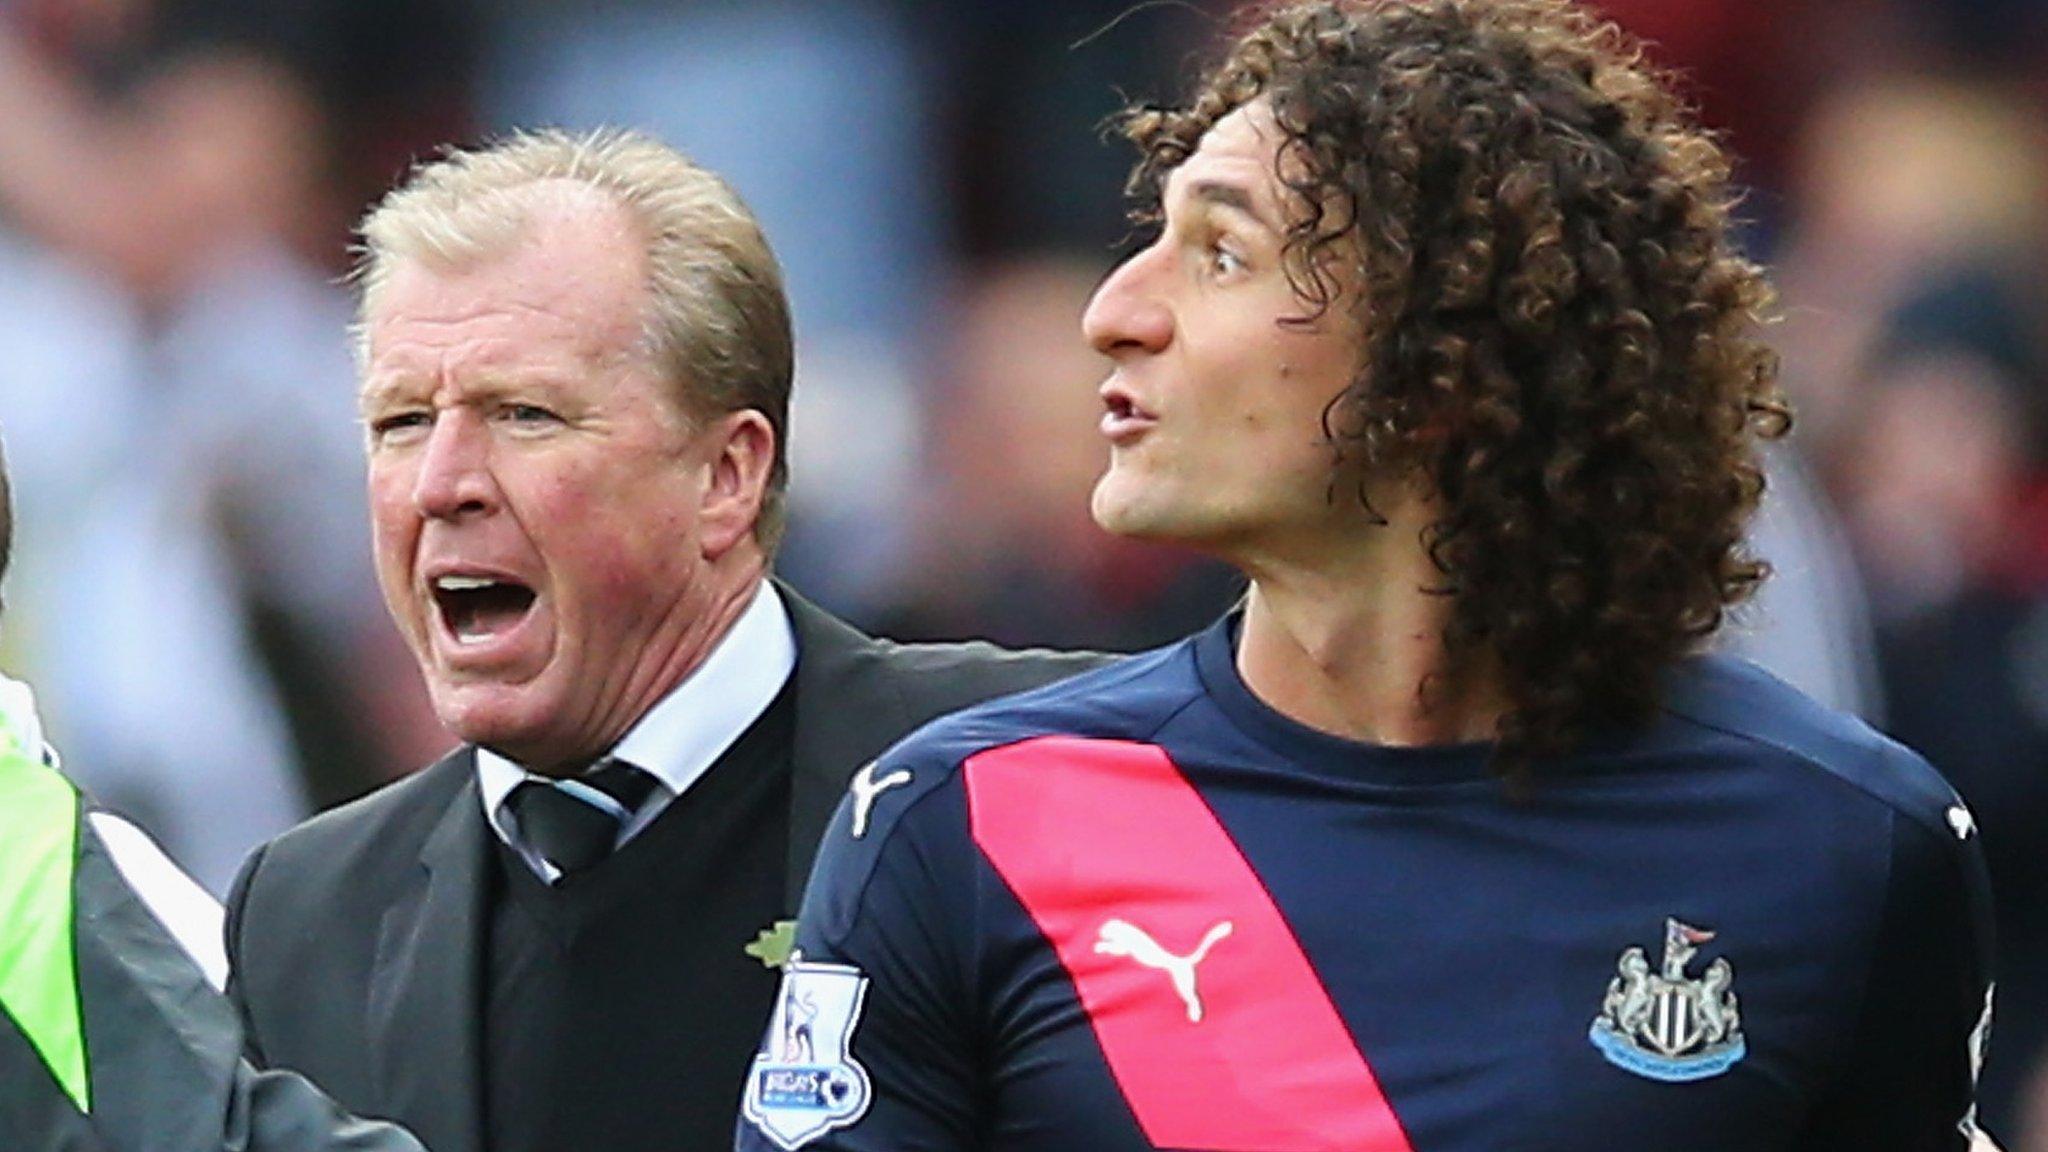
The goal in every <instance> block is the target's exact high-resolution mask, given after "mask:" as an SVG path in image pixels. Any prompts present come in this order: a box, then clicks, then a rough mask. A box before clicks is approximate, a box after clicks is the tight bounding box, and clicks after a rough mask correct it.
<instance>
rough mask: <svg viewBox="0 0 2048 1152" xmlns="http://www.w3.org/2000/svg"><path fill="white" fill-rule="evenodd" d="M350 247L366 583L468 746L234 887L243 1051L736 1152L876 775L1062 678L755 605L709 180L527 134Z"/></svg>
mask: <svg viewBox="0 0 2048 1152" xmlns="http://www.w3.org/2000/svg"><path fill="white" fill-rule="evenodd" d="M362 231H363V237H364V257H363V262H362V266H361V269H360V276H359V285H360V288H361V292H362V297H361V309H360V314H359V328H358V337H359V343H358V351H359V359H360V367H361V377H362V380H361V384H362V389H361V393H362V414H363V419H364V424H365V427H366V431H367V437H368V453H369V489H370V507H371V518H372V524H373V528H374V547H375V552H376V562H377V569H378V574H379V579H380V582H381V584H382V587H383V590H384V595H385V599H386V603H387V606H388V607H389V609H390V611H391V615H392V617H393V619H394V620H395V621H396V622H397V624H398V627H399V630H400V631H401V632H402V633H403V634H404V636H405V639H406V640H407V642H408V643H409V644H410V645H411V647H412V650H413V652H414V655H415V657H416V658H417V660H418V663H419V666H420V669H421V672H422V674H423V675H424V677H425V679H426V683H427V687H428V689H429V694H430V696H431V697H432V700H433V703H434V707H435V709H436V711H437V713H438V715H439V716H440V718H441V719H442V721H443V722H444V723H445V724H446V725H447V726H448V727H449V728H450V729H451V730H452V731H453V732H454V733H455V734H456V735H458V736H459V737H461V738H462V740H463V741H464V743H463V745H462V746H461V747H460V748H459V749H457V750H456V751H455V752H454V753H452V754H451V755H449V756H448V757H446V758H444V759H443V760H441V761H440V762H438V763H436V764H434V765H433V766H431V767H429V768H428V769H426V770H425V771H424V772H422V773H420V774H418V775H417V776H414V777H412V778H410V779H408V780H405V781H401V782H399V783H397V784H395V785H392V786H390V787H388V788H386V789H383V790H382V791H379V792H377V793H375V794H372V795H371V796H368V797H366V798H364V799H362V800H360V801H357V802H356V803H353V804H351V805H348V806H346V807H344V808H341V809H339V810H337V811H335V812H332V813H329V814H327V815H325V816H322V817H320V818H317V819H315V820H313V821H311V822H309V823H308V824H306V825H305V826H303V827H301V828H298V829H296V830H294V831H292V832H289V833H287V834H285V835H284V836H282V837H280V838H278V839H277V840H276V841H274V842H273V843H271V844H269V845H267V846H266V847H264V848H262V849H260V850H259V851H258V852H257V853H256V854H255V855H254V856H253V857H252V858H251V860H250V861H249V863H248V865H247V866H246V867H245V868H244V870H243V873H242V876H241V877H240V879H239V881H238V882H237V884H236V886H235V890H234V893H233V895H232V897H231V900H230V905H231V907H230V924H229V929H228V939H229V946H230V952H231V957H232V962H233V967H234V979H233V985H232V992H233V994H234V996H235V998H236V999H237V1001H238V1003H239V1005H240V1007H241V1009H242V1012H243V1016H244V1019H245V1022H246V1024H247V1027H248V1033H249V1037H250V1042H251V1046H252V1050H253V1053H254V1054H255V1055H256V1056H257V1057H258V1058H259V1059H260V1060H262V1061H264V1062H267V1063H269V1064H273V1065H279V1066H285V1067H291V1068H295V1069H298V1070H301V1071H304V1072H306V1073H308V1074H310V1075H311V1076H313V1077H314V1078H315V1079H316V1080H318V1081H319V1082H321V1083H322V1084H323V1085H324V1086H326V1087H327V1088H328V1089H329V1090H330V1091H332V1092H333V1093H334V1094H335V1095H336V1096H337V1098H339V1099H340V1100H341V1101H342V1102H343V1103H344V1104H346V1105H347V1106H349V1107H351V1108H354V1109H356V1110H358V1111H362V1112H365V1113H368V1114H372V1115H380V1116H387V1117H391V1118H394V1119H398V1120H401V1121H403V1122H405V1123H406V1124H408V1125H409V1126H410V1127H412V1128H413V1129H414V1130H415V1131H416V1132H418V1133H419V1135H420V1136H421V1138H422V1139H423V1140H424V1141H425V1142H426V1143H427V1144H428V1145H429V1146H430V1147H432V1148H434V1149H435V1150H436V1152H481V1150H483V1149H489V1150H490V1152H525V1150H533V1152H539V1150H543V1149H549V1150H554V1149H606V1150H607V1152H632V1150H635V1149H649V1150H652V1149H674V1148H709V1147H715V1146H717V1145H718V1144H720V1143H722V1142H724V1141H725V1139H726V1138H727V1137H728V1135H729V1133H730V1123H731V1116H732V1111H733V1106H734V1102H735V1101H736V1100H737V1098H738V1092H739V1086H740V1083H741V1079H742V1076H743V1073H744V1071H745V1068H746V1063H747V1057H748V1054H749V1052H750V1051H751V1048H752V1041H753V1039H754V1037H755V1036H756V1035H757V1034H758V1027H759V1021H760V1020H761V1019H762V1018H764V1017H765V1016H766V1015H767V1012H768V1009H769V1007H770V1004H771V1000H772V997H773V993H774V990H775V984H776V981H775V974H774V972H773V971H772V970H771V969H770V967H769V965H770V964H773V963H778V962H779V961H780V959H781V956H780V953H779V950H778V947H779V944H780V942H781V940H782V939H783V938H784V937H785V936H786V933H787V931H788V928H787V923H786V922H787V920H788V917H789V914H790V912H791V911H792V908H793V899H794V894H795V893H796V892H797V891H798V890H799V888H800V886H801V884H802V881H803V878H804V876H805V874H806V872H807V870H808V867H809V859H810V852H811V848H812V845H814V844H815V842H816V840H817V837H818V834H819V832H820V830H821V829H822V827H823V824H824V822H825V820H826V819H827V818H828V817H829V815H830V812H831V809H832V807H833V806H834V804H836V802H837V800H838V797H839V794H840V792H841V791H842V790H843V789H844V788H845V786H846V783H847V780H848V778H849V777H850V776H852V775H853V773H854V770H855V768H856V767H858V766H859V765H860V764H862V763H863V762H864V761H866V760H868V759H869V758H870V757H872V756H873V755H875V754H876V753H877V752H878V751H879V750H880V749H881V748H882V747H884V746H885V745H886V744H887V743H888V742H889V741H890V740H892V739H893V738H895V737H897V736H899V735H901V734H902V733H904V732H905V731H907V730H908V729H910V728H911V727H913V726H914V725H915V724H917V723H919V722H921V721H923V720H924V719H927V718H929V717H931V716H933V715H936V714H938V713H940V712H943V711H946V710H948V709H951V708H956V707H959V706H962V705H964V704H966V703H969V702H971V701H973V700H977V699H980V698H983V697H986V696H990V695H994V694H997V693H999V692H1003V691H1008V690H1012V689H1015V688H1018V687H1022V686H1025V685H1027V684H1032V683H1037V682H1040V681H1043V680H1045V679H1048V678H1051V677H1053V676H1056V675H1058V674H1060V673H1062V672H1065V671H1073V670H1077V668H1078V667H1079V665H1078V664H1077V663H1076V662H1075V660H1074V658H1060V657H1050V656H1016V655H1011V654H1006V653H1001V652H999V651H997V650H994V649H991V648H987V647H986V646H948V647H935V648H903V647H897V646H893V645H888V644H884V643H880V642H877V641H874V640H870V639H868V638H867V637H864V636H861V635H860V634H858V633H856V632H854V631H853V630H852V629H850V628H848V627H846V626H845V625H844V624H841V623H839V622H838V621H835V620H833V619H832V618H831V617H829V616H827V615H825V614H824V613H822V612H820V611H819V610H817V609H816V608H813V607H811V606H809V605H807V604H805V603H804V602H803V601H802V600H801V599H800V598H798V597H797V596H796V595H795V594H794V593H792V592H791V591H790V590H789V589H788V588H786V587H782V586H780V585H778V584H776V583H774V582H773V581H771V580H770V579H769V578H768V573H769V569H770V565H771V562H772V559H773V556H774V551H775V544H776V540H777V538H778V536H779V533H780V529H781V523H782V512H781V503H782V492H783V488H784V484H785V479H786V475H787V470H786V467H785V464H784V449H785V440H786V433H785V429H786V414H787V409H788V400H789V391H790V382H791V371H792V352H791V332H790V318H789V312H788V307H787V304H786V302H785V300H784V296H783V290H782V281H781V275H780V272H779V271H778V269H777V266H776V262H775V260H774V257H773V256H772V255H771V254H770V252H769V249H768V246H767V244H766V242H765V240H764V239H763V237H762V235H761V232H760V230H759V228H758V226H757V225H756V223H755V221H754V220H753V218H752V216H751V215H750V214H749V213H748V211H747V209H746V208H745V207H744V205H742V204H741V202H740V201H739V199H738V198H737V197H736V196H735V195H734V193H733V192H732V190H731V189H730V188H728V187H727V186H726V185H725V184H724V182H723V181H721V180H720V179H719V178H718V177H717V176H715V175H713V174H712V173H710V172H708V171H706V170H704V169H702V168H700V167H698V166H696V165H694V164H692V163H691V162H690V161H688V160H687V159H686V158H684V157H683V156H681V155H679V154H678V153H676V152H675V151H673V150H671V149H669V148H668V147H666V146H664V145H662V144H660V143H657V142H655V141H653V140H650V139H647V138H645V137H642V136H639V135H635V134H632V133H625V132H604V133H598V134H594V135H590V136H582V137H577V136H570V135H565V134H561V133H555V132H542V133H532V134H522V135H518V136H514V137H512V138H510V139H508V140H506V141H503V142H501V143H498V144H494V145H492V146H489V147H486V148H483V149H480V150H476V151H461V152H454V153H451V154H450V155H448V156H447V157H445V158H443V159H440V160H437V161H434V162H432V163H429V164H427V165H425V166H423V167H422V168H420V169H419V170H418V171H416V172H415V173H413V175H412V176H411V178H410V179H408V180H407V181H406V182H405V184H404V185H403V186H402V187H400V188H399V189H398V190H396V191H394V192H393V193H392V194H391V195H390V196H389V197H387V198H386V199H385V200H384V202H383V203H382V204H380V205H379V206H378V207H377V208H376V209H374V210H373V211H372V212H371V213H370V215H369V217H368V218H367V220H366V221H365V223H364V225H363V230H362ZM866 783H867V784H868V785H869V786H870V787H879V786H881V785H880V784H879V783H878V782H875V781H872V780H870V781H867V782H866Z"/></svg>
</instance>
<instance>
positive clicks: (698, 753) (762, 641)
mask: <svg viewBox="0 0 2048 1152" xmlns="http://www.w3.org/2000/svg"><path fill="white" fill-rule="evenodd" d="M795 668H796V633H795V632H793V631H792V630H791V628H790V623H789V611H788V610H787V609H786V608H784V607H783V605H782V597H781V595H779V594H778V593H777V592H776V591H775V586H774V585H772V584H770V583H768V582H767V581H765V580H764V581H762V582H761V589H760V591H759V592H758V593H756V594H755V596H754V600H753V603H751V604H749V605H747V610H746V611H745V612H742V613H741V614H740V618H739V619H738V620H736V621H734V623H733V626H732V628H731V629H730V630H728V631H727V632H726V634H725V635H724V636H723V637H722V638H720V640H719V641H718V644H717V645H716V646H715V647H713V648H712V650H711V654H710V655H709V656H706V657H705V658H704V662H703V663H702V664H700V665H698V666H697V668H696V670H695V671H693V672H691V673H690V674H689V675H688V676H686V677H684V678H683V682H682V683H680V684H678V685H676V686H675V689H674V690H673V691H671V692H670V693H669V694H668V695H666V696H664V697H662V698H661V700H660V701H659V702H657V703H656V704H655V705H654V707H652V708H650V709H648V710H647V714H646V715H645V716H642V717H641V718H640V720H639V721H638V722H637V723H635V724H634V725H633V727H631V728H629V729H627V730H626V734H625V735H624V736H623V737H621V738H620V739H619V742H618V744H616V745H614V746H613V747H612V749H611V751H610V752H609V753H608V755H610V756H614V757H617V758H618V759H621V760H624V761H626V762H627V763H629V764H632V765H633V766H634V767H636V768H640V769H644V770H645V771H647V772H648V773H649V774H651V775H652V776H653V777H654V779H655V782H656V784H657V787H656V788H655V789H654V791H653V792H652V793H650V794H649V795H648V797H647V801H646V803H644V804H642V805H641V806H640V808H639V810H638V811H636V812H634V813H633V816H632V818H631V819H630V820H627V821H626V822H625V824H624V825H623V826H622V827H621V828H620V829H619V839H618V843H619V844H624V843H625V842H626V841H628V840H630V839H632V838H633V837H634V836H637V835H639V833H640V831H641V830H642V829H644V828H646V827H647V826H648V825H649V824H652V823H653V822H654V819H655V817H657V816H659V815H661V813H662V811H663V810H664V809H666V808H667V807H668V806H669V804H670V802H672V801H673V800H674V799H675V798H676V797H678V796H680V795H682V794H683V792H684V790H685V789H687V788H689V787H690V785H692V784H694V783H696V782H697V780H698V778H699V777H701V776H703V775H704V773H706V772H708V771H710V769H711V766H712V765H713V764H715V763H717V761H718V758H719V757H720V756H722V755H724V754H725V750H726V749H728V748H730V747H732V745H733V742H734V741H736V740H738V739H739V738H740V735H741V734H742V733H744V732H745V731H746V730H747V729H748V728H749V727H751V726H752V725H753V723H754V721H755V720H758V719H760V717H761V714H762V713H764V712H766V711H767V710H768V706H769V705H770V704H773V703H774V702H775V697H776V694H777V693H779V692H781V691H782V686H783V684H785V683H787V682H788V680H789V676H790V673H791V672H792V671H794V670H795ZM476 774H477V786H478V791H479V792H480V793H481V794H482V796H483V804H484V815H485V817H486V818H487V819H488V820H489V821H490V825H491V829H492V831H494V832H496V833H497V835H498V839H500V840H502V841H504V842H505V843H506V844H507V845H510V846H511V848H512V850H513V851H515V852H517V853H518V854H519V857H520V858H521V859H522V860H525V861H526V864H527V866H528V867H530V868H532V869H533V871H534V874H535V875H537V876H539V877H540V878H541V879H543V880H546V881H547V882H548V883H550V884H552V883H554V882H555V880H556V879H557V878H558V877H559V876H560V875H561V873H560V872H559V871H557V870H556V868H555V866H554V865H552V864H550V863H548V862H547V861H546V860H544V859H542V858H541V857H540V855H539V854H538V853H536V852H535V851H533V849H532V848H530V847H528V846H527V845H526V843H525V842H524V841H523V840H522V839H521V838H520V836H519V817H518V816H517V815H516V814H514V813H513V811H512V810H511V808H510V807H509V806H508V805H507V804H506V803H505V800H506V798H507V797H509V796H510V795H511V794H512V790H513V789H514V788H517V787H518V786H519V785H520V784H522V783H524V782H525V781H527V780H545V779H546V777H543V776H539V775H536V774H534V773H531V772H528V771H527V770H526V769H524V768H521V767H520V766H519V765H517V764H514V763H513V762H512V761H510V760H507V759H506V758H505V757H503V756H500V755H498V754H497V753H496V752H493V751H491V750H490V749H488V748H479V749H477V754H476Z"/></svg>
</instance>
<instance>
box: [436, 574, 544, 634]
mask: <svg viewBox="0 0 2048 1152" xmlns="http://www.w3.org/2000/svg"><path fill="white" fill-rule="evenodd" d="M534 599H535V594H534V591H533V589H531V588H528V587H527V586H526V585H524V584H520V583H518V582H517V581H512V580H499V579H494V578H490V577H482V576H443V577H441V578H439V579H437V580H435V581H434V605H435V607H437V608H439V609H440V611H441V619H442V621H443V622H444V623H446V624H447V626H448V631H449V632H450V633H451V634H453V635H454V637H455V639H456V640H458V641H460V642H461V643H464V644H481V643H483V642H484V641H486V640H489V639H491V638H492V637H495V636H501V635H503V634H505V633H506V632H509V631H511V630H512V629H513V628H516V627H518V625H519V622H520V621H521V620H524V619H526V614H527V613H528V612H531V611H532V610H533V602H534Z"/></svg>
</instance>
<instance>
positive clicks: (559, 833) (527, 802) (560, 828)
mask: <svg viewBox="0 0 2048 1152" xmlns="http://www.w3.org/2000/svg"><path fill="white" fill-rule="evenodd" d="M653 791H654V777H653V776H652V775H650V774H649V773H647V772H646V771H644V770H642V769H640V768H637V767H635V766H633V765H631V764H628V763H626V762H625V761H624V760H617V759H606V760H602V761H599V762H598V764H597V766H596V767H594V768H592V769H591V770H590V771H588V772H585V773H584V774H583V775H581V776H577V777H575V778H573V779H569V780H546V781H542V780H527V781H525V782H524V783H522V784H520V785H519V786H518V787H517V788H514V789H512V794H511V795H510V796H507V797H506V798H505V803H506V804H507V805H509V806H510V807H511V809H512V814H513V815H515V816H517V817H518V818H519V838H520V839H521V840H524V841H525V842H526V844H527V845H528V846H529V847H531V848H532V849H533V850H534V851H536V852H538V853H540V855H541V857H542V858H543V859H545V860H546V861H547V862H548V863H550V864H552V865H554V866H555V867H556V868H557V869H559V870H560V871H561V873H562V875H564V876H573V875H575V874H576V873H578V872H582V871H584V870H585V869H587V868H589V867H591V866H592V865H594V864H596V863H597V862H598V861H600V860H602V859H604V858H605V857H606V856H609V855H611V851H612V845H613V844H615V843H617V842H618V839H619V830H620V829H622V828H624V827H625V826H626V821H628V820H630V819H632V818H633V813H635V812H637V811H639V810H640V805H642V804H644V803H646V802H647V797H648V795H649V794H651V793H652V792H653Z"/></svg>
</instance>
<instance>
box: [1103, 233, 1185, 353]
mask: <svg viewBox="0 0 2048 1152" xmlns="http://www.w3.org/2000/svg"><path fill="white" fill-rule="evenodd" d="M1165 263H1166V258H1165V254H1164V253H1163V252H1162V250H1161V248H1160V246H1159V245H1156V244H1155V245H1153V246H1152V247H1150V248H1147V249H1145V250H1144V251H1142V252H1139V253H1138V254H1137V255H1135V256H1132V257H1131V258H1130V259H1129V260H1126V261H1124V262H1123V263H1122V264H1120V265H1118V266H1117V268H1116V270H1115V271H1113V272H1111V273H1110V274H1109V278H1108V279H1106V280H1104V281H1103V282H1102V285H1101V286H1100V287H1098V288H1097V289H1095V295H1094V296H1092V297H1090V298H1089V300H1088V309H1087V311H1085V312H1083V313H1082V314H1081V334H1082V335H1083V336H1084V337H1086V338H1087V340H1088V343H1089V345H1090V346H1091V347H1093V348H1094V349H1095V350H1096V351H1097V352H1100V353H1102V354H1103V355H1104V356H1108V357H1110V358H1111V359H1119V358H1121V357H1123V356H1126V355H1129V354H1131V353H1135V352H1157V351H1159V350H1160V349H1162V348H1165V347H1166V345H1167V344H1168V343H1169V342H1170V341H1171V340H1172V339H1173V311H1172V309H1171V308H1169V307H1168V306H1167V305H1166V302H1165V301H1164V299H1163V298H1162V297H1161V295H1160V293H1159V291H1158V281H1159V278H1160V275H1161V273H1162V272H1163V271H1164V270H1165Z"/></svg>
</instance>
